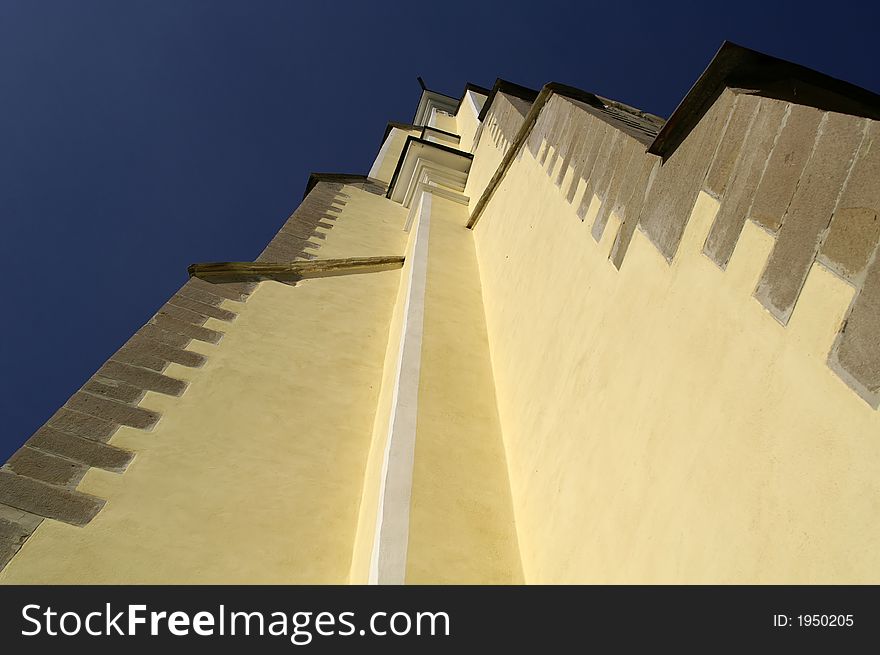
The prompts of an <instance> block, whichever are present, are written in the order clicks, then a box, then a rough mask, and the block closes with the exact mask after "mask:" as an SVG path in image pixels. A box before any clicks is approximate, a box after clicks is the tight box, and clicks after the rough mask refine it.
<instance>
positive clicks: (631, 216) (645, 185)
mask: <svg viewBox="0 0 880 655" xmlns="http://www.w3.org/2000/svg"><path fill="white" fill-rule="evenodd" d="M659 169H660V158H659V157H655V156H654V155H649V154H647V153H645V155H643V157H642V161H641V163H640V165H639V171H638V175H637V177H636V178H635V180H633V182H632V191H631V192H630V193H629V194H626V199H625V200H623V202H622V205H623V221H622V222H621V224H620V228H618V230H617V236H616V237H615V238H614V245H613V246H611V252H610V253H609V255H608V257H609V259H610V260H611V263H612V264H614V266H615V268H617V269H618V270H619V269H620V267H621V265H622V264H623V259H624V257H625V256H626V251H627V250H628V249H629V244H630V242H631V241H632V237H633V234H634V233H635V231H636V227H638V224H639V214H640V213H641V211H642V203H644V201H645V196H647V194H648V192H649V191H650V189H651V185H652V184H653V182H654V177H655V176H656V174H657V171H658V170H659Z"/></svg>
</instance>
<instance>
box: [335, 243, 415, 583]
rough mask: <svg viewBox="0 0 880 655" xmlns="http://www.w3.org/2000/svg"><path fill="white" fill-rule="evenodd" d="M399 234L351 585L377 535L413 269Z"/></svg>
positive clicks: (363, 576)
mask: <svg viewBox="0 0 880 655" xmlns="http://www.w3.org/2000/svg"><path fill="white" fill-rule="evenodd" d="M400 234H401V236H403V235H405V236H406V237H408V241H407V246H406V254H405V257H406V260H405V262H404V265H403V269H402V270H401V271H400V276H399V282H398V288H397V294H396V296H395V302H394V310H393V313H392V317H391V323H390V327H389V332H388V342H387V344H386V349H385V359H384V361H383V373H382V382H381V385H382V386H381V389H380V392H379V397H378V401H377V406H376V413H375V417H374V420H373V430H372V433H371V437H370V449H369V456H368V458H367V461H366V466H365V469H364V474H363V486H362V490H361V502H360V507H359V511H358V524H357V533H356V535H355V541H354V546H353V554H352V561H351V573H350V577H349V581H350V582H351V583H352V584H366V583H367V582H368V581H369V578H370V564H371V557H372V555H373V545H374V539H375V534H376V520H377V515H378V504H379V495H380V486H381V484H382V464H383V459H384V454H385V446H386V444H387V442H388V428H389V423H390V421H391V411H392V403H393V401H394V388H395V385H396V384H397V368H398V359H399V355H400V339H401V334H402V329H403V320H404V310H405V304H406V294H407V286H408V284H407V280H408V278H409V276H410V271H411V269H412V258H411V255H412V250H413V244H414V240H413V238H412V236H413V232H412V231H410V232H409V233H404V232H403V230H402V227H401V228H400Z"/></svg>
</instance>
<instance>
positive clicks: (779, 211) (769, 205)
mask: <svg viewBox="0 0 880 655" xmlns="http://www.w3.org/2000/svg"><path fill="white" fill-rule="evenodd" d="M789 108H790V109H789V114H788V117H787V118H786V119H785V122H784V124H783V125H782V128H781V130H780V132H779V136H778V138H777V140H776V144H775V145H774V146H773V151H772V152H771V153H770V159H769V160H768V161H767V166H766V168H765V170H764V175H763V177H762V178H761V181H760V183H759V184H758V188H757V189H756V190H755V198H754V200H753V201H752V208H751V211H750V212H749V217H750V218H751V219H752V220H753V221H755V222H756V223H758V224H759V225H762V226H763V227H765V228H766V229H768V230H770V231H771V232H776V231H777V230H778V229H779V226H780V225H781V224H782V217H783V216H785V210H786V209H788V205H789V203H790V202H791V198H792V196H794V191H795V189H796V188H797V185H798V180H799V179H800V177H801V173H802V172H803V170H804V165H805V164H806V163H807V159H809V157H810V153H812V151H813V145H814V144H815V142H816V132H817V130H818V129H819V121H821V120H822V112H821V111H819V110H818V109H813V108H812V107H803V106H801V105H789Z"/></svg>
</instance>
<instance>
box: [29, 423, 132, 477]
mask: <svg viewBox="0 0 880 655" xmlns="http://www.w3.org/2000/svg"><path fill="white" fill-rule="evenodd" d="M27 445H28V446H31V447H33V448H39V449H40V450H43V451H46V452H48V453H53V454H55V455H60V456H62V457H66V458H67V459H70V460H73V461H75V462H80V463H82V464H85V465H87V466H94V467H96V468H101V469H106V470H108V471H114V472H119V471H123V470H124V469H125V467H126V466H128V463H129V462H130V461H131V460H132V458H133V457H134V453H131V452H129V451H127V450H123V449H122V448H117V447H116V446H111V445H110V444H105V443H101V442H99V441H93V440H91V439H84V438H82V437H77V436H74V435H70V434H65V433H63V432H59V431H58V430H53V429H52V428H49V427H45V426H44V427H42V428H40V429H39V430H37V432H36V433H35V434H34V435H33V436H32V437H31V438H30V439H28V441H27Z"/></svg>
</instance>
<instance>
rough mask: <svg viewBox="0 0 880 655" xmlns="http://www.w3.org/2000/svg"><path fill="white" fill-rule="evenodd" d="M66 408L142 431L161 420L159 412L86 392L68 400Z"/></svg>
mask: <svg viewBox="0 0 880 655" xmlns="http://www.w3.org/2000/svg"><path fill="white" fill-rule="evenodd" d="M169 379H170V378H169ZM64 406H65V407H67V408H68V409H72V410H74V411H77V412H82V413H83V414H88V415H89V416H96V417H97V418H101V419H104V420H106V421H112V422H114V423H119V424H120V425H127V426H129V427H132V428H139V429H141V430H149V429H150V428H152V427H153V426H154V425H156V423H157V422H158V420H159V414H158V413H157V412H153V411H150V410H148V409H144V408H143V407H136V406H134V405H126V404H125V403H120V402H116V401H115V400H109V399H107V398H102V397H100V396H94V395H92V394H90V393H86V392H84V391H77V392H76V393H75V394H73V395H72V396H71V397H70V398H69V399H68V401H67V402H66V403H65V404H64Z"/></svg>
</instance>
